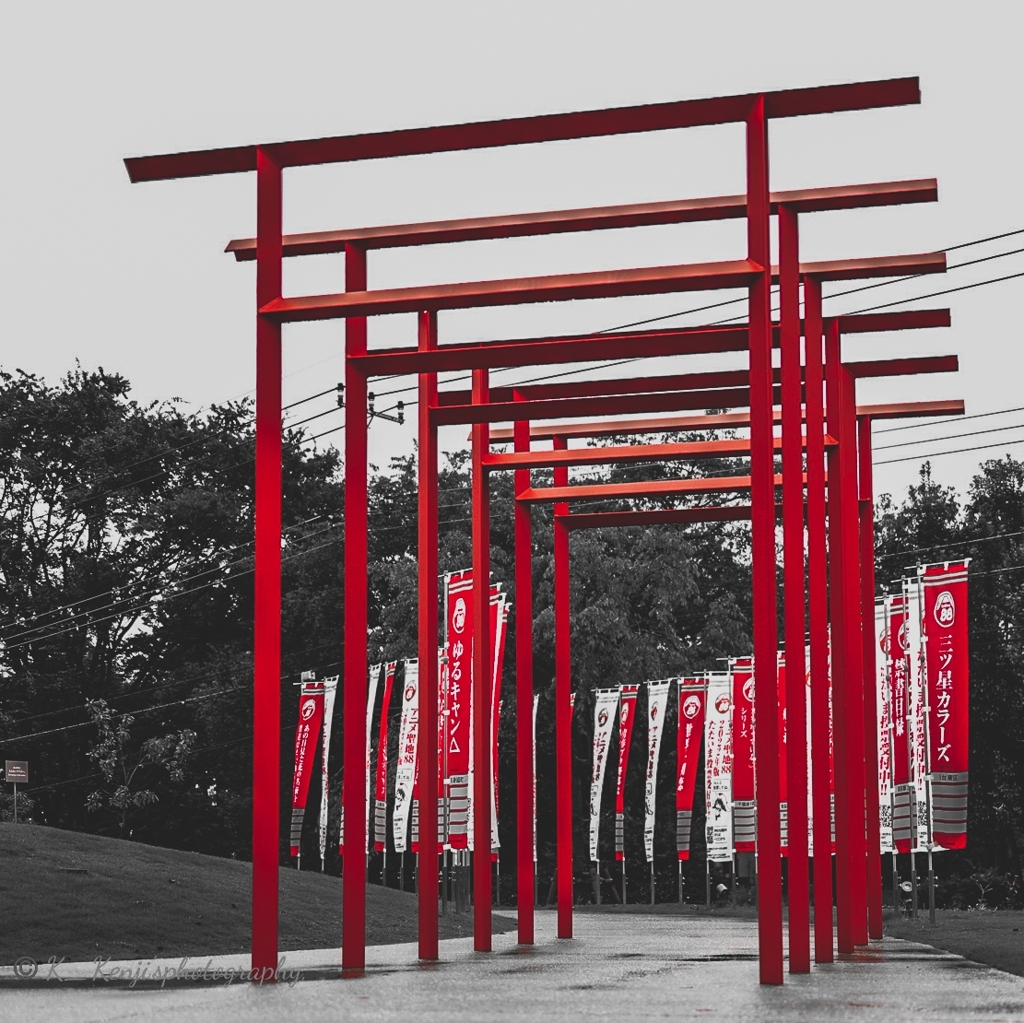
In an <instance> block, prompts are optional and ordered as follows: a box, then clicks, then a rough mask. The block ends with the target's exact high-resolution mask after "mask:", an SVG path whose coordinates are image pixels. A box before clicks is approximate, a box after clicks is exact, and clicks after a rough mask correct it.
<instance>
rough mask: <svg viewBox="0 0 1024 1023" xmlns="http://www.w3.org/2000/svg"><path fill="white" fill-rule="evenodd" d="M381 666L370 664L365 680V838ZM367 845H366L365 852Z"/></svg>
mask: <svg viewBox="0 0 1024 1023" xmlns="http://www.w3.org/2000/svg"><path fill="white" fill-rule="evenodd" d="M382 667H383V665H381V664H371V665H370V675H369V678H368V680H367V686H366V761H365V763H366V792H365V794H364V796H363V799H364V802H363V809H364V811H365V817H366V826H367V837H369V834H370V832H369V826H370V778H371V777H372V775H371V773H370V739H371V736H372V734H373V733H372V731H371V726H372V724H373V708H374V706H375V705H376V703H377V685H378V683H379V682H380V673H381V668H382ZM345 784H346V782H345V779H344V778H342V782H341V789H342V796H341V830H340V834H339V836H338V852H339V853H341V854H342V855H344V854H345ZM368 850H369V845H367V851H368Z"/></svg>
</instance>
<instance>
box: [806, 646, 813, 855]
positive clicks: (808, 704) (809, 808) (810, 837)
mask: <svg viewBox="0 0 1024 1023" xmlns="http://www.w3.org/2000/svg"><path fill="white" fill-rule="evenodd" d="M804 720H805V721H806V722H807V848H808V849H809V850H810V854H811V855H812V856H813V855H814V777H813V774H814V772H813V771H812V770H811V764H813V763H814V758H813V756H812V753H811V738H812V735H811V733H812V731H813V729H812V728H811V648H810V646H809V645H808V646H805V647H804Z"/></svg>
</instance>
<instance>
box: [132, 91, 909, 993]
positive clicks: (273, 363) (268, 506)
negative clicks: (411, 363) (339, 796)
mask: <svg viewBox="0 0 1024 1023" xmlns="http://www.w3.org/2000/svg"><path fill="white" fill-rule="evenodd" d="M919 101H920V93H919V88H918V83H917V80H916V79H913V78H909V79H894V80H891V81H887V82H872V83H859V84H856V85H847V86H830V87H825V88H820V89H803V90H788V91H783V92H774V93H761V94H753V95H746V96H736V97H727V98H723V99H714V100H696V101H680V102H677V103H666V104H654V105H650V106H645V107H627V108H618V109H612V110H604V111H588V112H583V113H574V114H559V115H547V116H541V117H531V118H520V119H515V120H507V121H495V122H483V123H479V124H469V125H453V126H443V127H437V128H426V129H412V130H405V131H396V132H388V133H381V134H376V135H372V134H371V135H360V136H349V137H337V138H324V139H318V140H306V141H297V142H286V143H273V144H268V145H262V146H241V147H235V148H228V149H218V150H210V151H205V152H196V153H183V154H177V155H170V156H158V157H145V158H139V159H132V160H128V161H126V164H127V166H128V170H129V174H130V176H131V178H132V180H133V181H143V180H157V179H167V178H178V177H189V176H197V175H205V174H218V173H236V172H247V171H252V170H255V171H256V172H257V242H256V261H257V416H256V421H257V422H256V435H257V459H256V472H257V499H256V522H257V526H256V530H257V536H256V597H257V599H256V623H255V624H256V646H255V720H254V740H255V742H254V750H255V762H254V797H253V798H254V831H253V878H254V898H253V966H254V967H255V968H259V969H261V970H270V971H273V970H274V969H275V968H276V952H277V948H276V945H277V941H276V931H277V877H276V871H277V857H278V849H277V845H278V842H277V839H278V828H279V821H278V805H277V804H278V790H277V776H278V773H279V748H278V743H279V693H278V689H277V677H278V668H277V665H278V664H279V654H280V635H279V626H280V620H279V600H280V543H279V538H280V517H281V515H280V512H281V496H280V495H281V464H280V450H281V397H280V389H281V381H280V373H281V369H280V355H281V353H280V342H281V324H282V323H283V322H289V321H295V320H304V319H317V318H330V317H343V318H346V320H347V323H346V338H347V344H346V394H347V403H348V409H349V410H350V412H351V413H352V414H351V415H350V416H348V430H347V431H346V441H345V449H346V450H345V454H346V479H345V490H346V495H345V496H346V517H347V521H346V526H347V528H346V555H345V573H346V593H345V598H346V599H345V633H346V637H347V639H348V642H346V644H345V698H344V700H345V709H346V713H345V774H346V777H347V778H349V779H350V780H351V779H355V778H358V777H360V776H361V774H362V773H363V772H364V771H365V765H363V764H362V759H361V758H362V749H363V733H364V731H365V722H364V720H363V717H362V714H361V709H360V699H359V697H360V695H361V690H362V689H363V687H364V686H365V677H366V650H365V646H364V644H363V643H362V642H361V639H362V637H363V636H365V632H366V592H365V585H366V421H365V413H366V377H367V374H366V373H365V372H364V371H363V368H362V367H359V366H358V361H359V357H360V356H363V357H364V358H365V355H366V319H365V317H366V316H367V315H374V314H379V313H383V312H395V311H403V310H404V311H416V312H419V313H420V321H421V332H420V338H421V347H423V348H424V349H425V350H429V349H431V348H436V347H437V344H436V311H437V310H438V309H441V308H461V307H466V306H470V305H485V304H510V303H511V302H530V301H547V300H567V299H571V298H584V297H603V296H613V295H625V294H648V293H654V292H668V291H682V290H691V289H696V288H703V289H707V288H718V287H729V286H742V287H748V288H749V291H750V325H749V333H748V340H749V350H750V371H751V388H750V405H751V432H752V438H751V475H752V502H751V503H752V509H753V510H752V522H753V557H754V566H755V572H756V574H757V576H758V578H759V579H761V584H760V585H758V586H757V587H756V588H755V599H754V633H755V644H754V645H755V651H754V658H755V672H756V673H757V677H758V679H759V682H758V684H757V692H756V694H755V700H756V702H757V705H758V706H759V707H760V709H761V713H760V714H759V720H760V721H761V722H762V725H761V726H759V728H758V733H759V734H758V736H757V740H758V743H759V747H760V749H761V750H762V753H763V755H764V757H765V760H766V762H767V763H768V764H772V763H773V762H774V760H775V751H776V748H777V742H776V737H775V736H774V732H773V729H770V728H768V727H767V726H766V725H764V722H766V721H774V719H775V705H776V696H775V691H774V688H775V687H774V685H773V684H772V683H771V681H770V679H771V678H774V672H773V670H772V666H773V662H774V658H775V650H776V642H775V592H774V585H769V583H770V581H771V580H772V579H774V544H773V536H772V534H773V530H774V507H773V506H774V499H773V494H772V490H773V469H772V464H771V454H772V449H771V423H772V415H771V406H772V395H771V373H770V367H771V362H770V350H771V332H770V309H769V285H770V280H771V268H770V266H769V233H768V218H769V215H770V197H769V195H768V185H767V182H768V170H767V122H768V120H769V119H770V118H772V117H790V116H800V115H804V114H813V113H826V112H835V111H840V110H852V109H869V108H877V107H885V106H895V105H903V104H908V103H917V102H919ZM737 122H738V123H743V124H745V126H746V138H747V147H746V148H747V182H748V187H747V201H746V210H745V212H746V219H747V224H748V231H747V235H748V258H747V259H745V260H738V261H733V262H726V263H718V264H703V265H701V264H698V265H695V266H681V267H663V268H642V269H636V270H625V271H615V272H610V273H597V274H569V275H558V276H556V277H550V278H533V279H527V280H524V281H510V282H478V283H475V284H468V285H455V286H442V287H440V288H406V289H393V290H391V291H385V292H371V291H367V290H366V258H365V257H366V249H365V247H360V246H359V245H358V244H356V243H346V248H345V251H346V265H347V275H346V276H347V280H346V285H347V288H348V293H347V294H342V295H331V296H313V297H300V298H283V297H282V296H281V259H282V255H283V240H282V227H281V197H282V170H283V168H285V167H293V166H308V165H313V164H323V163H330V162H345V161H351V160H360V159H377V158H384V157H391V156H401V155H411V154H424V153H434V152H451V151H456V150H463V149H470V148H480V147H491V146H499V145H517V144H525V143H536V142H543V141H553V140H558V139H570V138H586V137H596V136H602V135H612V134H626V133H632V132H638V131H652V130H664V129H671V128H680V127H688V126H693V125H699V124H722V123H737ZM476 376H477V379H476V380H475V381H474V383H475V387H474V391H475V392H476V396H477V398H478V400H480V399H482V398H483V397H484V393H485V386H486V384H485V380H484V377H483V374H482V373H481V372H480V371H479V370H478V371H477V373H476ZM433 393H436V376H434V374H433V373H430V372H427V373H425V374H424V375H421V378H420V401H421V408H420V416H421V426H425V427H426V428H427V431H428V432H429V427H430V423H429V406H430V398H431V397H432V394H433ZM475 432H479V434H480V437H481V439H482V438H483V437H484V436H485V433H486V426H485V425H483V424H479V425H477V426H476V427H475ZM478 447H482V445H478ZM431 471H432V472H433V478H434V483H433V486H434V489H435V490H436V445H435V446H434V449H433V451H431V452H424V451H423V450H422V449H421V487H422V484H423V483H424V482H426V481H425V476H426V475H427V474H428V473H430V472H431ZM421 493H422V489H421ZM485 498H486V494H485V493H483V494H479V495H475V499H474V512H475V513H481V514H482V511H483V508H482V504H483V501H484V499H485ZM435 525H436V515H435ZM429 526H430V522H429V521H427V522H424V520H423V518H422V517H421V522H420V536H421V541H422V540H423V539H424V538H425V537H426V536H427V535H428V534H429V528H428V527H429ZM478 553H481V552H477V551H475V554H478ZM482 555H483V557H484V558H485V557H486V551H484V552H482ZM477 560H478V558H476V557H475V558H474V561H477ZM420 568H421V581H422V579H423V578H424V575H425V574H426V571H425V570H426V569H430V570H431V571H430V573H429V577H430V579H431V580H432V581H433V580H434V579H436V549H435V551H434V552H433V557H432V558H431V555H430V552H429V551H424V550H423V548H422V546H421V565H420ZM477 575H478V576H479V573H477ZM477 581H478V582H479V578H478V580H477ZM480 589H481V590H482V591H483V592H486V587H485V584H480ZM421 595H422V591H421ZM424 603H425V602H424V601H422V600H421V606H420V616H421V637H422V636H423V635H424V634H425V633H428V632H429V627H430V626H431V624H433V626H434V629H433V633H432V634H431V635H432V636H436V600H435V601H429V602H426V603H430V604H432V605H433V608H432V610H431V608H430V607H424ZM474 605H475V616H476V618H477V622H478V625H479V626H481V628H480V633H479V634H480V637H481V640H483V639H484V638H485V637H486V634H487V633H486V630H487V619H486V597H485V598H484V599H483V601H481V600H480V599H475V600H474ZM357 638H358V639H359V642H356V639H357ZM421 642H422V640H421ZM433 642H434V640H433V639H432V640H431V649H430V650H428V651H427V652H426V653H427V656H425V657H422V656H421V662H422V663H423V664H425V665H426V666H427V668H428V672H427V674H428V678H427V680H426V681H427V685H426V689H425V691H424V690H423V689H421V692H424V695H425V698H426V701H427V702H426V713H425V715H424V721H423V724H424V725H425V734H427V735H430V734H434V733H433V732H432V731H431V730H430V727H429V725H430V721H431V719H432V718H433V716H434V715H435V714H436V699H435V700H434V701H433V703H432V702H431V699H430V696H431V692H434V693H435V694H436V666H435V665H434V656H433V649H432V646H433ZM480 645H481V647H482V648H483V649H486V643H484V642H481V644H480ZM421 653H422V651H421ZM477 674H478V677H481V678H482V677H483V674H484V673H483V672H482V671H478V672H477ZM431 675H432V676H433V678H430V677H429V676H431ZM481 696H482V699H480V700H478V701H477V706H478V707H479V708H480V711H481V713H483V712H485V711H486V703H485V701H486V693H482V694H481ZM479 734H480V732H479V730H478V735H479ZM483 762H484V763H486V758H485V759H484V761H483ZM481 773H482V774H483V775H484V779H483V780H484V782H485V783H486V772H481ZM421 784H422V785H423V789H424V791H423V792H422V801H421V807H425V808H427V810H428V814H427V816H428V819H427V820H421V827H425V828H426V832H425V833H428V834H429V833H430V828H431V826H432V825H433V826H435V827H436V820H433V821H432V820H430V819H429V818H430V817H433V816H435V815H436V792H434V791H433V790H434V788H435V785H436V777H433V776H432V772H431V771H429V770H428V771H425V772H422V774H421ZM759 787H760V791H759V793H758V797H759V800H760V801H761V803H762V805H763V806H767V807H768V808H771V807H772V806H776V805H777V804H778V785H777V778H775V777H773V774H772V772H771V771H770V770H768V771H763V772H761V776H760V779H759ZM481 789H482V791H483V792H486V789H485V788H483V786H482V785H481ZM364 801H365V794H364V791H363V787H362V786H361V785H352V784H348V785H346V786H345V795H344V803H345V809H346V817H347V818H348V823H349V827H350V828H351V832H350V835H349V841H348V842H346V848H347V849H352V850H354V855H351V854H347V855H346V860H347V862H346V870H345V889H344V934H345V939H344V953H343V966H344V967H346V968H349V969H362V967H363V965H364V962H365V956H364V950H363V936H364V928H365V909H364V905H363V900H364V897H365V895H364V890H363V888H364V881H365V876H364V875H365V862H364V860H363V856H362V850H361V849H360V846H362V845H365V827H366V821H365V808H364V807H362V808H361V804H362V803H363V802H364ZM361 809H362V812H360V811H361ZM485 816H486V815H485ZM758 841H759V848H760V849H761V855H762V857H763V858H764V864H765V866H764V871H763V874H764V877H763V882H762V892H761V912H760V914H759V936H760V948H761V980H762V982H766V983H780V982H781V981H782V942H781V874H780V872H779V864H778V851H779V848H778V847H779V835H778V821H777V819H774V818H773V815H772V814H771V813H765V814H762V815H761V820H760V821H759V825H758ZM485 844H486V843H485ZM432 875H434V872H433V871H423V872H421V879H422V878H426V879H427V881H426V883H427V885H428V888H436V883H437V882H436V875H434V876H433V880H430V878H431V876H432ZM489 880H490V878H489V873H488V875H487V881H488V882H489ZM479 894H480V893H479V892H478V896H479ZM435 901H436V897H435ZM477 901H478V909H477V912H478V914H479V913H480V907H479V902H480V900H479V897H478V899H477ZM488 902H489V900H488ZM421 911H422V904H421ZM435 933H436V925H435ZM488 946H489V941H488ZM428 951H429V950H428ZM434 954H435V955H436V943H435V949H434Z"/></svg>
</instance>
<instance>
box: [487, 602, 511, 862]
mask: <svg viewBox="0 0 1024 1023" xmlns="http://www.w3.org/2000/svg"><path fill="white" fill-rule="evenodd" d="M495 603H496V604H497V614H495V615H494V618H493V622H494V628H493V629H492V630H491V642H492V644H493V646H494V673H493V676H492V678H491V782H492V784H491V852H492V853H493V854H494V855H495V856H497V852H498V848H499V846H500V844H501V843H500V841H499V838H498V730H499V728H500V727H501V703H502V700H501V668H502V665H503V664H504V663H505V634H506V632H507V631H508V612H509V605H508V598H507V597H506V596H505V594H504V593H498V594H497V601H496V602H495V601H494V600H493V595H492V606H494V604H495Z"/></svg>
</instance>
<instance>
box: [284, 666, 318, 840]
mask: <svg viewBox="0 0 1024 1023" xmlns="http://www.w3.org/2000/svg"><path fill="white" fill-rule="evenodd" d="M323 718H324V684H323V682H316V681H314V680H313V679H311V678H304V679H303V681H302V687H301V689H300V690H299V720H298V723H297V724H296V726H295V763H294V767H293V769H292V825H291V843H290V844H291V854H292V856H298V855H299V846H300V843H301V840H302V820H303V818H304V817H305V815H306V799H307V797H308V796H309V780H310V778H311V777H312V776H313V760H314V758H315V757H316V747H317V740H318V739H319V737H320V725H321V723H322V722H323Z"/></svg>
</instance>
